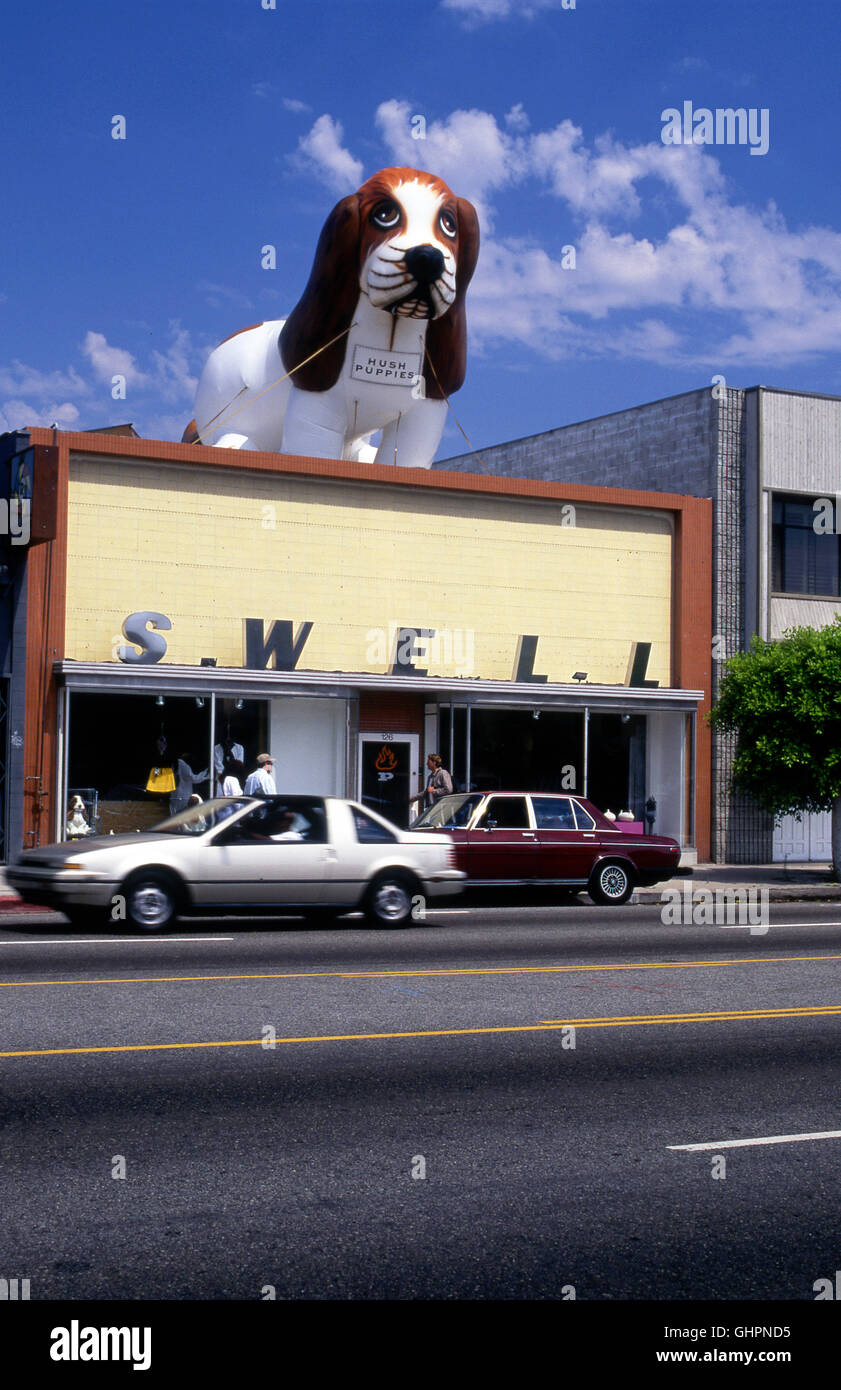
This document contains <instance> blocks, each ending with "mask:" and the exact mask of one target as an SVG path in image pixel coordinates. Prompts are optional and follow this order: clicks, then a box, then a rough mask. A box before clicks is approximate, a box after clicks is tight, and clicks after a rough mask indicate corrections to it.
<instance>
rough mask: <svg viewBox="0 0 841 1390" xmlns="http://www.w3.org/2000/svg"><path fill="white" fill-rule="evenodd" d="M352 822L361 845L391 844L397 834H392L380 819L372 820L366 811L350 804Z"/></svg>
mask: <svg viewBox="0 0 841 1390" xmlns="http://www.w3.org/2000/svg"><path fill="white" fill-rule="evenodd" d="M350 809H351V814H352V815H353V824H354V827H355V829H356V838H357V840H358V841H359V843H360V844H361V845H384V844H393V843H394V842H395V841H396V839H397V836H396V835H392V833H391V831H390V830H389V829H388V827H387V826H385V825H383V824H382V822H381V821H378V820H374V817H373V816H369V815H368V814H367V812H365V811H362V810H360V808H359V807H358V806H351V808H350Z"/></svg>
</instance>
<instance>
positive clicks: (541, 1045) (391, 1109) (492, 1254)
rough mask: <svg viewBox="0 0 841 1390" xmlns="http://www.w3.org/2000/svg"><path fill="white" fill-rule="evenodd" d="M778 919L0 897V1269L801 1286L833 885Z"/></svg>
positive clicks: (827, 1109) (820, 1093)
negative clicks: (373, 923)
mask: <svg viewBox="0 0 841 1390" xmlns="http://www.w3.org/2000/svg"><path fill="white" fill-rule="evenodd" d="M764 925H765V926H767V927H768V930H764V929H763V926H762V925H760V926H759V927H755V928H754V929H750V928H749V927H739V926H738V925H736V926H726V925H721V926H714V925H710V926H697V925H690V924H687V925H680V926H667V925H664V924H663V922H662V921H661V917H660V912H659V910H658V909H655V908H653V907H650V906H640V907H633V906H630V907H625V908H618V909H617V908H613V909H599V908H595V907H593V906H590V905H588V904H587V903H586V900H585V899H581V900H579V901H578V902H577V903H576V904H574V905H573V906H568V907H541V908H530V907H523V906H520V907H501V908H493V907H478V908H464V907H459V908H457V909H452V910H449V911H446V912H439V913H430V915H429V917H428V918H427V919H426V921H424V922H420V923H417V924H414V925H412V926H411V927H410V928H408V929H406V930H402V931H392V932H389V931H374V930H370V929H367V928H365V927H363V925H362V923H361V921H360V920H359V919H355V918H350V919H346V920H345V921H344V922H343V923H341V924H339V925H337V926H336V927H334V928H331V929H325V930H313V929H311V928H310V927H306V926H304V925H303V924H301V923H300V922H296V921H294V920H293V919H283V920H278V921H275V922H266V921H256V922H255V921H253V920H251V921H244V920H236V921H234V920H231V919H221V920H220V919H216V920H212V921H207V920H205V921H201V922H196V921H193V922H189V923H181V924H179V926H178V928H177V929H176V930H175V931H174V932H172V933H171V934H170V935H169V936H164V937H161V938H147V937H139V936H113V937H110V936H107V935H104V934H103V935H98V934H96V933H81V934H80V933H79V932H78V931H73V930H72V929H71V928H70V926H69V925H68V924H67V923H65V922H64V921H63V919H62V918H60V917H59V916H57V915H55V914H46V913H44V914H38V913H20V912H18V913H16V914H7V915H5V916H4V917H3V918H2V919H0V1000H2V1005H0V1007H2V1034H0V1053H2V1056H0V1067H2V1071H0V1107H1V1113H2V1149H1V1150H0V1159H2V1171H3V1223H2V1237H1V1238H0V1246H1V1247H2V1258H1V1259H0V1263H1V1264H2V1270H3V1273H4V1274H5V1275H6V1276H11V1275H14V1276H16V1277H19V1278H28V1279H29V1280H30V1287H31V1295H30V1296H31V1298H32V1299H33V1300H34V1299H132V1300H137V1299H139V1300H147V1299H161V1298H162V1299H169V1300H182V1299H218V1300H239V1299H242V1300H259V1299H261V1298H267V1297H273V1296H276V1297H277V1298H292V1299H302V1298H309V1299H313V1298H315V1299H362V1300H371V1299H382V1298H396V1299H442V1298H443V1299H451V1300H452V1299H493V1298H502V1299H522V1298H525V1299H564V1298H570V1297H571V1296H572V1295H571V1293H570V1290H574V1291H575V1297H576V1298H578V1299H582V1300H584V1299H590V1300H628V1299H645V1300H654V1299H673V1300H697V1299H713V1300H737V1299H747V1300H765V1299H791V1300H813V1299H814V1298H815V1292H814V1286H815V1282H816V1281H817V1280H820V1279H821V1278H831V1277H832V1275H833V1272H834V1271H835V1270H836V1269H837V1268H838V1267H839V1266H841V1259H839V1256H841V1242H839V1236H838V1221H837V1213H838V1209H839V1200H841V1164H839V1157H841V1136H839V1133H838V1132H841V1101H839V1090H838V1065H839V1058H841V1034H839V1020H840V1019H841V991H839V980H841V905H838V904H831V903H829V904H826V903H824V904H815V903H808V904H807V903H793V904H778V905H774V906H773V907H772V908H771V911H770V920H769V921H768V922H766V923H765V924H764ZM272 1030H274V1031H272ZM272 1043H273V1044H274V1045H273V1046H272V1045H270V1044H272ZM827 1134H831V1135H834V1136H835V1137H829V1138H825V1137H814V1136H816V1135H819V1136H822V1135H827ZM803 1136H812V1137H808V1138H804V1137H803ZM780 1137H783V1139H784V1142H774V1143H761V1144H760V1143H750V1144H746V1143H744V1142H741V1143H736V1142H735V1141H745V1140H760V1139H763V1140H768V1139H769V1138H773V1139H775V1140H779V1139H780ZM693 1144H711V1145H712V1146H713V1147H712V1148H707V1149H702V1150H698V1151H693V1150H690V1149H687V1148H684V1147H680V1146H686V1145H693ZM121 1172H124V1173H125V1176H119V1174H120V1173H121Z"/></svg>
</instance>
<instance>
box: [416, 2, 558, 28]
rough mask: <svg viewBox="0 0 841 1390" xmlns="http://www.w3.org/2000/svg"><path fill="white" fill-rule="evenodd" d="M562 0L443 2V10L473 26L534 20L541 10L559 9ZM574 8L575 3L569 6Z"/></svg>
mask: <svg viewBox="0 0 841 1390" xmlns="http://www.w3.org/2000/svg"><path fill="white" fill-rule="evenodd" d="M561 3H562V0H441V8H442V9H444V10H455V11H456V13H457V14H460V15H462V16H463V17H464V18H465V19H466V20H468V21H469V22H470V23H471V24H483V23H485V22H486V21H488V20H494V19H510V18H511V16H512V15H514V16H516V18H517V19H533V18H534V16H535V15H536V14H537V13H538V11H539V10H551V9H557V8H558V7H559V6H560V5H561ZM567 8H568V9H570V8H574V3H573V4H571V5H567Z"/></svg>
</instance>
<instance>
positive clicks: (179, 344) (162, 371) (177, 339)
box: [152, 320, 199, 406]
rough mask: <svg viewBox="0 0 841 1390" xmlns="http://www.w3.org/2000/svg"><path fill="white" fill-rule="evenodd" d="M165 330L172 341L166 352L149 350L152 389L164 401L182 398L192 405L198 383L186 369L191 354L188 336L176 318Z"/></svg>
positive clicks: (188, 367) (188, 366)
mask: <svg viewBox="0 0 841 1390" xmlns="http://www.w3.org/2000/svg"><path fill="white" fill-rule="evenodd" d="M169 329H170V334H171V336H172V341H171V343H170V345H169V347H168V348H167V350H166V352H159V351H158V350H157V349H155V350H154V351H153V352H152V361H153V364H154V372H153V379H154V384H155V390H156V392H157V394H158V395H159V396H160V397H161V398H162V399H163V400H165V401H172V402H181V401H184V402H185V403H189V404H190V405H191V406H192V401H193V397H194V396H195V394H196V387H197V386H198V384H199V383H198V377H197V376H194V375H193V373H192V371H191V370H190V358H191V357H192V356H193V355H194V354H193V349H192V346H191V343H190V335H189V333H188V331H187V329H186V328H182V327H181V325H180V323H179V322H178V321H177V320H173V321H172V322H171V323H170V325H169Z"/></svg>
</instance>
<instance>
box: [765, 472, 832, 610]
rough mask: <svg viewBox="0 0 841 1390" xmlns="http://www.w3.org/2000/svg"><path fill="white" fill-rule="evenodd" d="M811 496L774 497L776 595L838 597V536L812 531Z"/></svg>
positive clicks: (814, 514)
mask: <svg viewBox="0 0 841 1390" xmlns="http://www.w3.org/2000/svg"><path fill="white" fill-rule="evenodd" d="M820 516H821V512H819V511H816V510H815V508H814V507H813V506H812V499H811V498H810V497H798V496H786V495H784V494H779V493H778V494H777V495H776V496H775V497H774V499H773V507H772V513H771V585H772V588H773V590H774V592H775V593H778V594H823V595H826V596H827V597H832V598H837V597H838V596H839V595H841V536H838V535H835V534H833V533H832V532H829V531H822V530H817V531H816V530H815V519H816V518H819V517H820Z"/></svg>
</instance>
